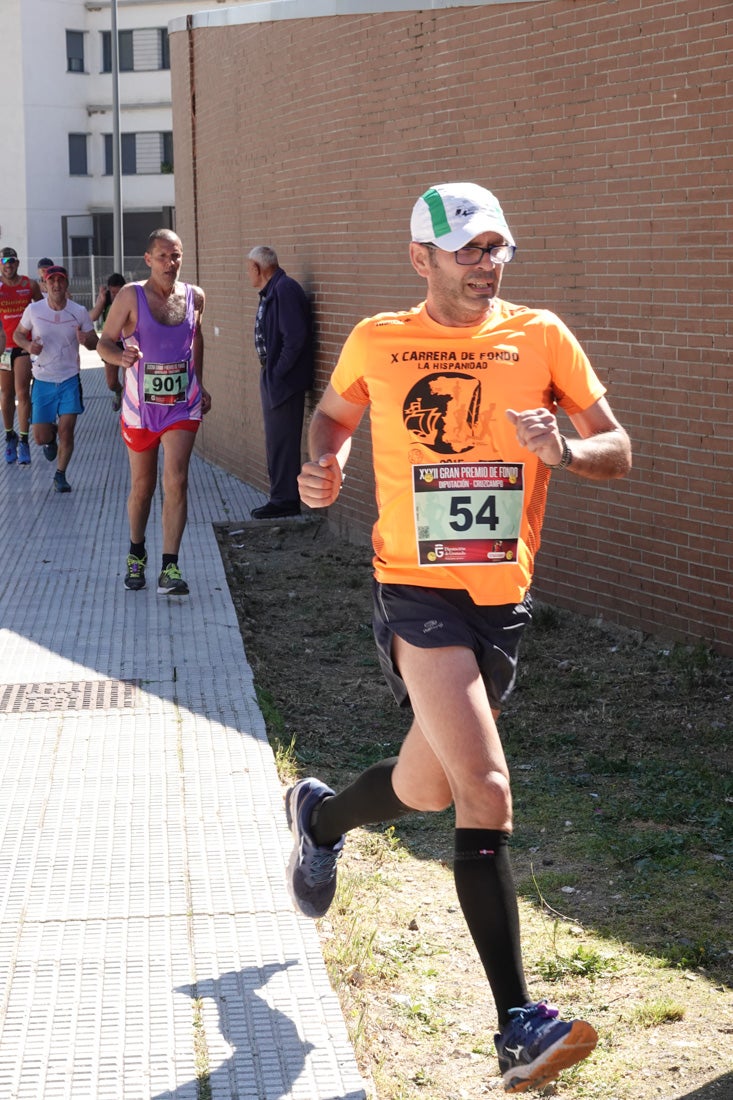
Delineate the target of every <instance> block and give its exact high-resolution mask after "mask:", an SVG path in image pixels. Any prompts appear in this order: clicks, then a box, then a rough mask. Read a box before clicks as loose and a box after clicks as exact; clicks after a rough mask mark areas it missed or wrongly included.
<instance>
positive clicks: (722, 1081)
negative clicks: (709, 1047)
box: [678, 1070, 733, 1100]
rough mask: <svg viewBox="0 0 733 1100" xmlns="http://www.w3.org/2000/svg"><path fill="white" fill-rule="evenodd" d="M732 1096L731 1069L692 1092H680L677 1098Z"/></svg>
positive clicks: (701, 1099)
mask: <svg viewBox="0 0 733 1100" xmlns="http://www.w3.org/2000/svg"><path fill="white" fill-rule="evenodd" d="M731 1097H733V1070H731V1072H730V1073H725V1074H723V1076H722V1077H717V1078H716V1079H715V1080H714V1081H708V1083H707V1084H706V1085H703V1086H702V1087H701V1088H699V1089H695V1091H694V1092H685V1093H680V1095H679V1098H678V1100H731Z"/></svg>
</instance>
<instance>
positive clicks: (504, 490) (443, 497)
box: [412, 462, 524, 566]
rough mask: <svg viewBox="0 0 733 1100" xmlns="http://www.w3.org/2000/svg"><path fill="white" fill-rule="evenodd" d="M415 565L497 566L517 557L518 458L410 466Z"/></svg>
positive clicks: (521, 481) (520, 483) (520, 499)
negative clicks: (414, 533)
mask: <svg viewBox="0 0 733 1100" xmlns="http://www.w3.org/2000/svg"><path fill="white" fill-rule="evenodd" d="M412 477H413V481H412V496H413V504H414V511H415V530H416V533H417V550H418V562H419V564H420V565H426V566H429V565H500V564H503V563H506V562H515V561H516V560H517V549H518V545H519V533H520V530H521V523H522V505H523V502H524V465H523V464H522V463H513V464H509V463H501V462H490V463H478V464H476V465H468V464H463V463H459V462H451V463H448V464H446V465H443V466H413V474H412Z"/></svg>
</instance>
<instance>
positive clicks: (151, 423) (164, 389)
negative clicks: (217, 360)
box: [99, 229, 211, 596]
mask: <svg viewBox="0 0 733 1100" xmlns="http://www.w3.org/2000/svg"><path fill="white" fill-rule="evenodd" d="M182 260H183V248H182V245H181V241H180V238H179V237H177V236H176V234H175V233H173V232H172V230H170V229H156V230H155V232H154V233H151V235H150V238H149V241H148V251H147V252H146V253H145V262H146V264H147V265H148V267H149V268H150V276H149V278H148V279H147V280H146V281H145V282H144V283H128V284H127V285H126V286H124V287H122V289H121V290H120V292H119V294H118V295H117V297H116V298H115V299H114V301H113V302H112V305H111V306H110V310H109V313H108V314H107V319H106V321H105V324H104V329H103V330H102V336H101V338H100V341H99V354H100V355H101V356H102V358H103V359H104V361H105V362H108V363H113V364H117V365H118V366H120V367H123V368H124V390H123V400H122V413H121V428H122V438H123V439H124V441H125V443H126V445H127V453H128V456H129V459H130V477H131V485H130V495H129V497H128V500H127V513H128V517H129V521H130V551H129V554H128V556H127V571H126V574H125V582H124V583H125V587H126V588H129V589H131V590H133V591H136V590H138V589H141V588H144V587H145V567H146V565H147V552H146V550H145V530H146V527H147V522H148V517H149V515H150V506H151V504H152V500H153V494H154V493H155V487H156V484H157V480H158V451H159V449H160V447H161V445H162V447H163V559H162V565H161V572H160V576H159V577H158V593H159V594H160V595H165V596H186V595H188V585H187V584H186V582H185V581H184V579H183V577H182V576H181V571H180V568H179V565H178V552H179V549H180V545H181V539H182V537H183V531H184V529H185V526H186V516H187V509H188V467H189V463H190V461H191V453H192V451H193V445H194V442H195V438H196V432H197V431H198V428H199V425H200V423H201V418H202V416H204V415H205V414H206V413H207V412H208V411H209V409H210V408H211V397H210V396H209V394H208V393H207V391H206V390H205V389H204V387H203V384H202V378H203V369H204V338H203V334H202V332H201V317H202V315H203V312H204V302H205V297H204V292H203V290H202V289H201V288H200V287H198V286H193V285H191V284H189V283H183V282H180V281H179V280H178V274H179V272H180V270H181V263H182ZM120 333H122V339H123V342H124V347H123V348H122V349H120V347H119V345H118V343H117V341H118V340H119V336H120Z"/></svg>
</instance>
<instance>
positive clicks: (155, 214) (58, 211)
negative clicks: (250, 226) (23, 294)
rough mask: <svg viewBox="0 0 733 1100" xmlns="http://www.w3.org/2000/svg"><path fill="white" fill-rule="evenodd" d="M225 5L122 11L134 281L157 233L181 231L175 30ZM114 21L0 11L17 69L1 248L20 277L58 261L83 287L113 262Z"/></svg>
mask: <svg viewBox="0 0 733 1100" xmlns="http://www.w3.org/2000/svg"><path fill="white" fill-rule="evenodd" d="M241 2H242V0H239V3H240V4H241ZM226 5H229V6H235V0H209V3H208V4H207V3H206V0H198V2H196V0H188V2H186V0H117V30H118V42H119V83H118V87H119V111H120V134H121V147H122V148H121V191H122V212H123V216H122V224H123V236H124V254H125V260H126V267H127V269H128V270H132V269H133V268H134V266H135V265H139V262H140V257H141V255H142V252H143V251H144V243H145V241H146V239H147V237H148V234H149V233H150V232H151V231H152V229H154V228H156V227H158V226H161V225H164V226H169V227H171V228H175V188H174V174H173V173H174V167H175V152H174V149H173V135H172V114H171V83H170V62H169V53H168V24H169V23H170V21H171V20H173V19H177V18H180V17H182V16H186V15H188V14H191V13H192V12H195V11H198V10H200V9H202V8H206V7H209V8H214V7H217V8H218V9H221V7H223V6H226ZM111 21H112V4H111V2H110V0H1V2H0V37H1V40H2V42H3V47H4V48H3V55H4V57H5V59H6V63H7V65H8V66H9V68H8V70H6V74H5V75H4V79H3V91H2V113H1V115H0V118H1V120H2V121H0V140H1V142H2V145H1V146H0V147H1V148H2V158H3V170H2V178H3V183H2V187H1V188H0V247H5V246H6V245H10V246H12V247H13V248H15V249H16V250H17V251H18V253H19V255H20V256H21V271H26V272H28V273H30V274H34V272H35V264H36V262H37V260H38V259H39V258H40V257H41V256H50V257H51V258H52V259H54V260H56V262H62V261H63V262H65V263H67V264H68V266H69V268H70V273H71V274H72V275H74V274H77V275H79V276H84V275H88V274H89V266H90V262H91V264H92V265H93V264H94V261H90V259H89V257H104V258H108V257H111V255H112V253H113V251H114V248H113V203H114V177H113V174H112V133H113V78H112V49H111V44H112V35H111ZM101 263H102V266H104V261H101ZM97 266H99V261H98V264H97ZM106 266H107V267H109V262H107V263H106ZM105 273H106V272H105Z"/></svg>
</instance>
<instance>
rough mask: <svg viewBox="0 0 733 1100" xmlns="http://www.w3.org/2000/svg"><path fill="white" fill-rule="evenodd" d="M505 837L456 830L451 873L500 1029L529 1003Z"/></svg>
mask: <svg viewBox="0 0 733 1100" xmlns="http://www.w3.org/2000/svg"><path fill="white" fill-rule="evenodd" d="M508 841H509V837H508V836H507V834H506V833H502V832H499V831H498V830H497V829H456V835H455V863H454V867H453V870H454V875H455V881H456V891H457V893H458V900H459V902H460V905H461V909H462V910H463V915H464V917H465V918H466V924H467V925H468V930H469V932H470V933H471V936H472V937H473V942H474V943H475V944H476V949H477V950H478V953H479V957H480V959H481V962H482V964H483V967H484V970H485V971H486V977H487V978H488V979H489V985H490V986H491V992H492V993H493V995H494V1000H495V1002H496V1011H497V1014H498V1017H499V1027H500V1028H501V1027H503V1026H504V1024H505V1023H506V1022H507V1020H508V1019H509V1009H510V1008H520V1007H521V1006H522V1005H525V1004H527V1002H528V1001H529V994H528V992H527V985H526V981H525V978H524V970H523V967H522V948H521V943H520V934H519V912H518V909H517V895H516V891H515V889H514V880H513V877H512V869H511V865H510V862H509V849H508Z"/></svg>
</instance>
